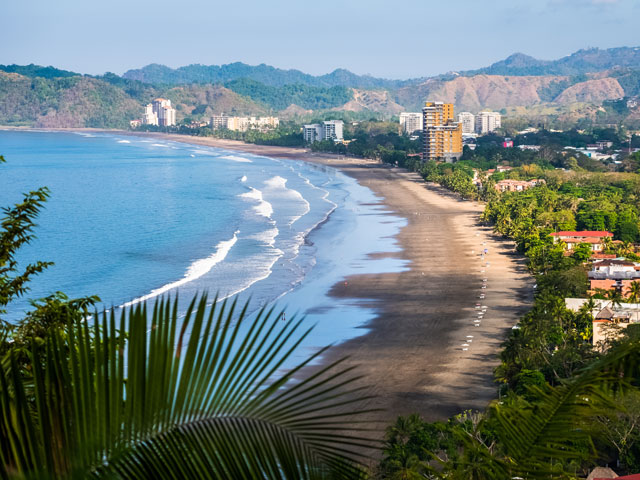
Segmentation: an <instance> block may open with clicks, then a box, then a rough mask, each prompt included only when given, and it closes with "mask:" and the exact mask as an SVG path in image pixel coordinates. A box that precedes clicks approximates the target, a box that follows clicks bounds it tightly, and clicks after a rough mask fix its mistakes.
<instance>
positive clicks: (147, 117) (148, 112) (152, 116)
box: [142, 103, 158, 125]
mask: <svg viewBox="0 0 640 480" xmlns="http://www.w3.org/2000/svg"><path fill="white" fill-rule="evenodd" d="M142 123H143V124H144V125H158V115H157V114H156V113H155V112H154V111H153V105H151V104H150V103H149V104H147V106H146V107H144V113H143V114H142Z"/></svg>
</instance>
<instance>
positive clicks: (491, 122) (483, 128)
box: [476, 112, 502, 134]
mask: <svg viewBox="0 0 640 480" xmlns="http://www.w3.org/2000/svg"><path fill="white" fill-rule="evenodd" d="M501 118H502V116H501V115H500V114H499V113H498V112H480V113H479V114H478V115H476V132H477V133H480V134H487V133H491V132H493V131H494V130H496V129H498V128H500V127H501V125H502V122H501Z"/></svg>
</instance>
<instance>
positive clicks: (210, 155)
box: [191, 148, 218, 157]
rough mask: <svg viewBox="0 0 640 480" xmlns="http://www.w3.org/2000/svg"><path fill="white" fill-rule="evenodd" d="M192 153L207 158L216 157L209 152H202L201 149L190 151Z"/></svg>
mask: <svg viewBox="0 0 640 480" xmlns="http://www.w3.org/2000/svg"><path fill="white" fill-rule="evenodd" d="M191 151H192V152H193V153H197V154H198V155H206V156H207V157H217V156H218V154H217V153H215V152H212V151H211V150H203V149H201V148H197V149H195V150H191Z"/></svg>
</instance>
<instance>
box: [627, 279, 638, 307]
mask: <svg viewBox="0 0 640 480" xmlns="http://www.w3.org/2000/svg"><path fill="white" fill-rule="evenodd" d="M629 301H630V302H633V303H638V302H640V282H637V281H636V282H631V284H630V285H629Z"/></svg>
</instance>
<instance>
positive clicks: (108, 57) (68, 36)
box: [0, 0, 640, 78]
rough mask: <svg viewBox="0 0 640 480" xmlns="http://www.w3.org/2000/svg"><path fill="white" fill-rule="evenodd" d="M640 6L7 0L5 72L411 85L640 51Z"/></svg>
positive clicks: (0, 11) (534, 1)
mask: <svg viewBox="0 0 640 480" xmlns="http://www.w3.org/2000/svg"><path fill="white" fill-rule="evenodd" d="M638 19H640V0H484V1H483V0H439V1H433V0H401V1H397V0H395V1H394V0H386V1H385V0H341V1H324V2H322V1H313V2H309V1H303V0H271V1H264V0H263V1H259V0H227V1H224V2H221V1H218V0H182V1H175V0H174V1H171V2H169V1H167V0H101V1H99V0H55V1H53V0H13V1H12V0H0V22H1V23H0V64H9V63H18V64H27V63H37V64H41V65H54V66H57V67H59V68H66V69H69V70H74V71H77V72H82V73H90V74H100V73H104V72H106V71H112V72H115V73H118V74H121V73H123V72H124V71H126V70H128V69H130V68H137V67H140V66H143V65H146V64H148V63H163V64H165V65H169V66H171V67H178V66H182V65H187V64H190V63H202V64H207V65H211V64H216V65H217V64H223V63H230V62H235V61H241V62H246V63H249V64H254V65H255V64H259V63H266V64H269V65H274V66H277V67H281V68H297V69H300V70H302V71H305V72H308V73H312V74H322V73H327V72H330V71H332V70H333V69H335V68H338V67H343V68H347V69H349V70H351V71H353V72H356V73H360V74H363V73H370V74H372V75H375V76H380V77H387V78H408V77H419V76H426V75H434V74H438V73H444V72H447V71H450V70H462V69H465V70H466V69H472V68H479V67H483V66H486V65H489V64H491V63H493V62H495V61H497V60H501V59H503V58H505V57H506V56H508V55H510V54H511V53H514V52H523V53H526V54H529V55H532V56H535V57H537V58H542V59H555V58H559V57H562V56H564V55H568V54H570V53H572V52H574V51H575V50H578V49H580V48H585V47H600V48H608V47H616V46H640V29H639V28H638Z"/></svg>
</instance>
